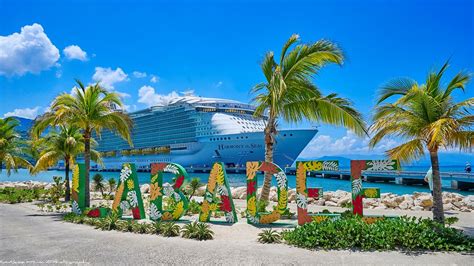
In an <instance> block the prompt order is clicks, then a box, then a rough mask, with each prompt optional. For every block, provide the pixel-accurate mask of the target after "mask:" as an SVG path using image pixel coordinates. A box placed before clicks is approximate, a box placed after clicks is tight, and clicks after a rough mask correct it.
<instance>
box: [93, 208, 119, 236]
mask: <svg viewBox="0 0 474 266" xmlns="http://www.w3.org/2000/svg"><path fill="white" fill-rule="evenodd" d="M119 219H120V216H119V214H118V212H111V213H110V214H109V215H107V217H105V218H100V219H98V220H99V222H98V223H97V224H96V228H98V229H101V230H106V231H110V230H114V229H116V228H117V222H118V221H119Z"/></svg>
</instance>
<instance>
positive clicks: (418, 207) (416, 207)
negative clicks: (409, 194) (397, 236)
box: [411, 206, 423, 211]
mask: <svg viewBox="0 0 474 266" xmlns="http://www.w3.org/2000/svg"><path fill="white" fill-rule="evenodd" d="M411 209H412V210H414V211H422V210H423V207H421V206H414V207H412V208H411Z"/></svg>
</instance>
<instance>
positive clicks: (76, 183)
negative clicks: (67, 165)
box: [72, 164, 79, 193]
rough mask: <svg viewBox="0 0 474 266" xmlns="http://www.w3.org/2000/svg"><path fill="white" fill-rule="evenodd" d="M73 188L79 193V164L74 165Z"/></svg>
mask: <svg viewBox="0 0 474 266" xmlns="http://www.w3.org/2000/svg"><path fill="white" fill-rule="evenodd" d="M72 189H73V190H75V191H76V192H78V193H79V165H77V164H76V165H74V167H73V172H72Z"/></svg>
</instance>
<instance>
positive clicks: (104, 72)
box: [92, 67, 128, 90]
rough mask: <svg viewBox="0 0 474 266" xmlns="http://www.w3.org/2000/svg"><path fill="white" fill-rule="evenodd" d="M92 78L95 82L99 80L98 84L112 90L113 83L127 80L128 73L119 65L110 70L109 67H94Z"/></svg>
mask: <svg viewBox="0 0 474 266" xmlns="http://www.w3.org/2000/svg"><path fill="white" fill-rule="evenodd" d="M92 79H93V80H94V81H96V82H100V85H101V86H103V87H104V88H106V89H109V90H113V89H114V84H115V83H119V82H123V81H127V80H128V75H127V74H125V72H123V70H122V69H121V68H120V67H118V68H117V69H115V70H112V69H111V68H110V67H107V68H104V67H96V68H95V73H94V75H93V76H92Z"/></svg>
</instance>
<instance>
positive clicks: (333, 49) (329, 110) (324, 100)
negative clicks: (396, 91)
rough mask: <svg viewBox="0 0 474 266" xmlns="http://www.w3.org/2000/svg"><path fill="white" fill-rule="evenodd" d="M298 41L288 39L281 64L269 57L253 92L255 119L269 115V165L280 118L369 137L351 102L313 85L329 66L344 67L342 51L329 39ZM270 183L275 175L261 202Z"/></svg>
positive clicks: (264, 196) (267, 178)
mask: <svg viewBox="0 0 474 266" xmlns="http://www.w3.org/2000/svg"><path fill="white" fill-rule="evenodd" d="M298 42H299V36H298V35H296V34H294V35H292V36H291V37H290V38H289V39H288V41H287V42H286V43H285V45H284V46H283V49H282V51H281V55H280V60H279V63H277V62H275V59H274V54H273V52H268V53H267V54H266V55H265V58H264V60H263V62H262V63H261V68H262V71H263V74H264V76H265V79H266V81H265V82H262V83H259V84H257V85H256V86H255V87H254V88H253V89H252V93H253V94H255V98H254V102H255V103H256V104H257V108H256V110H255V116H257V117H262V116H263V115H264V113H265V112H268V120H267V121H266V126H265V130H264V133H265V161H267V162H273V146H274V144H275V135H276V134H277V121H278V119H279V118H280V117H281V118H282V119H283V120H285V121H287V122H300V121H302V120H303V119H308V120H310V121H320V122H324V123H328V124H331V125H342V126H345V127H347V128H349V129H351V130H353V131H354V132H355V133H356V134H358V135H364V134H366V125H365V123H364V121H363V120H362V116H361V114H360V113H359V112H357V111H356V110H355V109H354V108H353V107H352V105H351V103H350V101H349V100H347V99H344V98H340V97H338V96H337V94H335V93H331V94H328V95H326V96H324V95H323V94H322V92H321V91H320V89H319V88H318V87H317V86H316V85H315V84H314V82H313V77H314V75H316V74H317V73H318V72H319V70H320V69H321V68H322V67H324V66H325V65H327V64H330V63H335V64H339V65H341V64H342V62H343V59H344V56H343V54H342V51H341V50H340V49H339V48H338V47H337V46H336V45H335V44H334V43H332V42H330V41H326V40H319V41H317V42H315V43H310V44H297V45H295V44H296V43H298ZM291 47H293V49H292V50H290V48H291ZM270 184H271V176H270V175H266V176H265V179H264V184H263V189H262V194H261V195H260V199H261V200H268V194H269V191H270Z"/></svg>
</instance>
